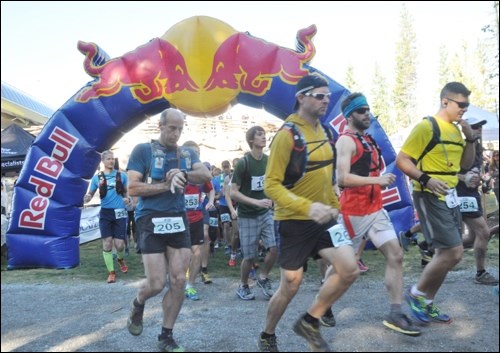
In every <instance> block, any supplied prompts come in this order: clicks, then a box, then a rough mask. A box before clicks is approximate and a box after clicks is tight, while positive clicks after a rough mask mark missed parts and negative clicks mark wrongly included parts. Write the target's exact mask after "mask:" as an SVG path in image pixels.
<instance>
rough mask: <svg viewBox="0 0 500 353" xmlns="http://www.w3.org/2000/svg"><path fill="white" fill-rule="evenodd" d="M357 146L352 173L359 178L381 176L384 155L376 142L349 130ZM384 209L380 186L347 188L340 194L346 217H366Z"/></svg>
mask: <svg viewBox="0 0 500 353" xmlns="http://www.w3.org/2000/svg"><path fill="white" fill-rule="evenodd" d="M342 135H345V136H349V137H351V138H352V139H353V140H354V143H355V144H356V154H355V155H354V156H353V157H352V158H351V173H352V174H356V175H359V176H371V177H377V176H380V171H381V170H382V169H383V165H382V154H381V151H380V149H379V148H378V146H377V143H376V142H375V140H374V139H373V138H372V137H371V136H370V135H368V134H365V135H361V134H360V133H356V132H354V131H351V130H347V131H345V132H344V133H342ZM380 209H382V190H381V187H380V185H378V184H377V185H376V184H372V185H365V186H357V187H346V188H344V190H343V191H342V192H341V194H340V210H341V212H342V214H343V215H344V214H345V215H353V216H364V215H367V214H370V213H373V212H376V211H378V210H380Z"/></svg>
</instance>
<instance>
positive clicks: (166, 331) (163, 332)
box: [159, 326, 173, 340]
mask: <svg viewBox="0 0 500 353" xmlns="http://www.w3.org/2000/svg"><path fill="white" fill-rule="evenodd" d="M172 334H173V333H172V329H171V328H165V327H163V326H162V328H161V333H160V337H159V339H160V340H161V339H163V338H167V337H169V336H172Z"/></svg>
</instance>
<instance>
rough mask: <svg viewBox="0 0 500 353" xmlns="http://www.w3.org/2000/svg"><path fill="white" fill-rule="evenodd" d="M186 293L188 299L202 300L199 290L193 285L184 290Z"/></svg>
mask: <svg viewBox="0 0 500 353" xmlns="http://www.w3.org/2000/svg"><path fill="white" fill-rule="evenodd" d="M184 294H185V295H186V298H188V299H191V300H200V297H199V295H198V292H197V291H196V289H194V288H193V287H189V288H186V290H185V291H184Z"/></svg>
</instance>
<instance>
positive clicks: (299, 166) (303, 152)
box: [271, 121, 336, 189]
mask: <svg viewBox="0 0 500 353" xmlns="http://www.w3.org/2000/svg"><path fill="white" fill-rule="evenodd" d="M321 127H322V128H323V130H324V131H325V134H326V136H327V140H325V141H310V142H308V143H306V141H305V140H304V136H303V135H302V133H301V132H300V130H299V129H298V128H297V126H296V125H295V124H294V123H292V122H290V121H287V122H286V123H284V124H283V125H282V126H281V128H280V130H282V129H287V130H289V131H290V134H291V135H292V139H293V149H292V152H291V154H290V161H289V162H288V165H287V167H286V170H285V178H284V179H283V186H285V187H286V188H287V189H291V188H293V187H294V186H295V184H297V182H298V181H299V180H300V179H302V178H303V177H304V175H305V174H306V173H307V172H310V171H313V170H316V169H319V168H323V167H325V166H327V165H329V164H332V163H333V164H334V165H335V160H336V153H335V142H334V140H333V134H332V132H331V130H330V129H329V128H328V127H327V126H325V125H323V124H321ZM311 143H319V145H318V146H316V147H315V148H314V149H312V150H311V151H308V149H307V144H311ZM325 143H329V144H330V147H331V148H332V151H333V159H331V160H327V161H318V162H312V161H309V158H308V157H309V155H310V154H311V153H312V152H314V151H315V150H317V149H318V148H320V147H321V146H323V144H325ZM271 144H272V143H271ZM333 178H334V179H335V174H334V175H333ZM332 182H334V180H332Z"/></svg>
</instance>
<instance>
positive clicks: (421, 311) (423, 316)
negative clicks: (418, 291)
mask: <svg viewBox="0 0 500 353" xmlns="http://www.w3.org/2000/svg"><path fill="white" fill-rule="evenodd" d="M405 299H406V302H407V303H408V305H409V306H410V309H411V314H412V316H413V317H414V318H415V320H417V321H418V322H420V323H422V324H428V323H429V322H430V320H429V315H428V313H427V304H426V303H425V297H424V296H422V295H419V296H417V297H415V296H413V295H412V294H411V291H410V289H408V290H407V291H406V293H405Z"/></svg>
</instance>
